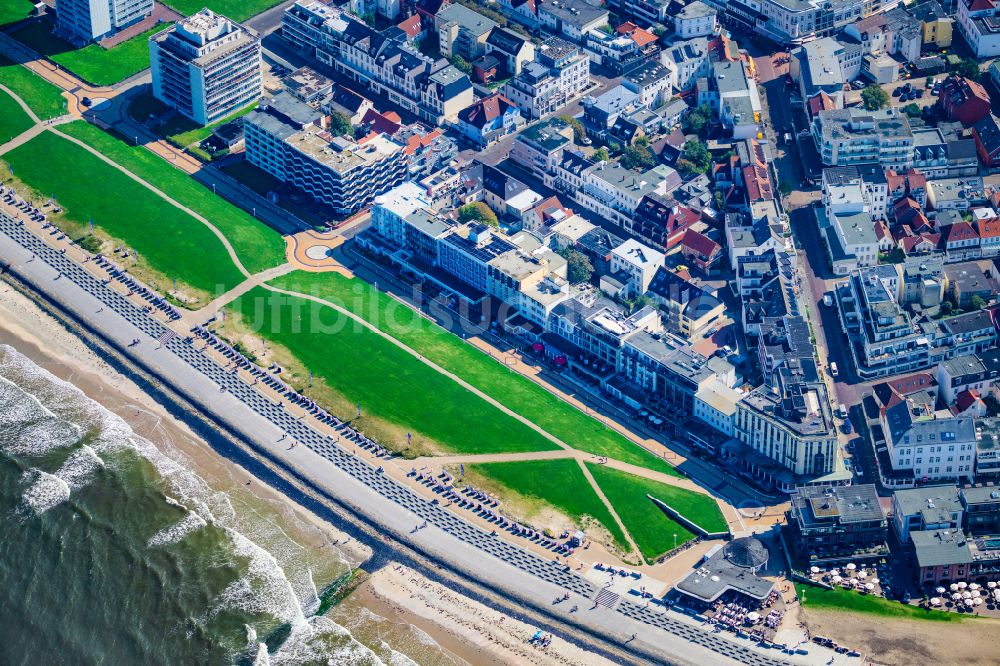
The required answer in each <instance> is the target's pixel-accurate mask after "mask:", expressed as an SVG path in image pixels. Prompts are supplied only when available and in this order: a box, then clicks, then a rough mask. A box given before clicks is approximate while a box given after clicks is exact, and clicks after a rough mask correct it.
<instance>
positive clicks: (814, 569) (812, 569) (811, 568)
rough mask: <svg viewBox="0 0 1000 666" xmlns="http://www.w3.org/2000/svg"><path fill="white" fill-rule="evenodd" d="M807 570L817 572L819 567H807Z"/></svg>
mask: <svg viewBox="0 0 1000 666" xmlns="http://www.w3.org/2000/svg"><path fill="white" fill-rule="evenodd" d="M809 571H810V572H812V573H814V574H818V573H819V567H809Z"/></svg>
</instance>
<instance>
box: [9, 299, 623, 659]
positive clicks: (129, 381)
mask: <svg viewBox="0 0 1000 666" xmlns="http://www.w3.org/2000/svg"><path fill="white" fill-rule="evenodd" d="M20 287H21V285H13V286H11V285H9V283H3V286H2V291H0V344H8V345H10V346H12V347H14V348H15V349H16V350H17V351H18V352H19V353H21V354H23V355H24V356H26V357H27V358H28V359H30V360H31V361H32V362H34V363H35V364H36V365H38V366H39V367H42V368H44V369H45V370H46V371H48V372H50V373H52V374H53V375H55V376H56V377H58V378H59V379H61V380H63V381H66V382H68V383H70V384H73V385H74V386H76V387H77V388H78V389H79V390H81V391H82V392H83V393H84V394H85V395H86V396H87V397H88V398H90V399H92V400H94V401H95V402H97V403H98V404H100V405H101V406H102V407H104V408H105V409H108V410H109V411H111V412H112V413H114V414H116V415H118V416H119V417H121V418H123V419H124V420H125V421H126V422H127V423H128V425H129V426H130V427H131V428H132V430H133V431H134V432H135V433H136V435H138V436H140V437H143V438H145V439H148V440H150V441H151V442H153V443H154V445H156V446H157V448H161V447H162V446H163V445H164V444H166V446H167V447H168V448H170V449H173V450H172V451H169V452H168V451H164V453H166V454H167V455H171V456H172V457H173V455H176V454H177V453H179V454H180V457H181V458H183V462H184V464H185V465H186V466H187V467H188V468H189V469H190V470H191V471H192V472H194V473H195V474H197V475H198V476H199V477H201V478H203V479H204V480H205V481H206V483H208V484H209V485H210V486H212V487H213V488H214V489H217V488H218V486H219V485H220V483H221V484H222V485H230V486H239V487H245V486H244V483H245V482H244V479H246V478H248V477H249V478H250V479H251V480H252V481H253V482H251V484H250V485H249V487H246V492H249V493H251V494H252V495H254V496H255V497H256V498H257V499H259V500H260V501H261V502H263V503H264V504H265V505H266V506H267V507H268V508H269V509H270V510H273V511H274V512H275V513H277V514H279V515H282V516H285V517H287V516H288V515H291V516H293V518H292V520H294V521H296V522H297V523H299V524H300V525H301V524H305V525H308V527H309V530H303V531H299V530H297V532H296V535H295V536H296V541H299V540H300V539H301V537H302V536H303V535H305V534H306V532H312V534H309V535H308V536H309V537H311V538H309V539H308V541H309V542H308V543H303V544H301V545H303V546H304V547H312V548H317V549H321V548H324V547H329V546H330V545H331V544H332V545H334V546H336V548H337V549H340V550H345V549H346V550H348V551H349V559H350V560H352V562H354V563H357V564H356V566H357V567H360V568H361V569H363V570H365V571H367V572H368V573H369V574H370V575H369V577H368V579H367V580H365V581H364V582H362V583H361V584H360V585H358V586H357V587H356V588H355V589H354V590H352V591H351V592H350V593H349V594H348V595H347V596H346V597H345V598H344V599H343V600H341V601H340V602H339V603H338V604H336V605H335V606H334V608H333V609H332V610H331V611H330V612H329V613H328V615H330V616H331V617H333V616H334V615H335V614H336V613H337V608H338V607H340V606H345V607H346V606H354V607H363V608H366V609H368V610H370V611H372V612H374V613H376V614H378V615H381V616H383V617H385V618H386V619H388V620H390V621H394V622H397V623H399V624H403V625H412V626H414V627H417V628H418V629H419V630H420V631H421V632H423V633H425V634H426V635H427V636H429V637H430V638H431V639H432V640H433V641H434V642H435V643H436V644H437V645H438V646H439V647H440V649H441V650H442V652H443V653H445V654H446V655H448V656H450V657H454V658H457V659H461V660H462V662H460V663H463V662H464V663H467V664H477V665H478V664H519V663H523V662H522V660H521V659H520V657H519V655H517V654H516V653H515V652H513V651H511V650H509V649H504V648H501V647H500V646H498V645H496V644H491V645H490V649H489V650H487V649H486V648H485V647H484V646H481V645H480V646H476V645H475V642H474V641H473V642H470V641H469V640H468V636H465V637H464V638H459V637H457V636H456V634H455V632H454V631H452V630H450V629H449V627H448V626H447V625H446V624H445V623H443V622H440V621H435V619H434V618H429V617H423V616H421V615H418V614H417V613H416V612H414V610H413V609H407V608H406V607H405V606H404V605H403V604H402V603H400V602H399V601H398V600H396V597H397V596H406V594H408V593H409V592H414V594H415V591H416V590H417V589H418V588H420V587H424V588H427V589H429V588H431V587H433V589H435V590H436V591H437V593H438V594H450V595H454V596H456V597H460V598H461V599H462V600H463V601H464V602H465V604H466V605H467V606H469V607H478V608H476V612H478V613H479V614H481V615H486V614H494V615H496V616H500V615H501V614H502V613H501V611H498V610H496V609H494V608H491V607H490V606H487V605H485V604H483V603H481V602H480V600H477V599H476V598H475V596H476V595H465V594H463V592H462V591H459V590H457V589H453V587H457V586H451V585H448V584H447V583H446V582H444V581H441V580H432V579H431V578H428V577H426V576H424V575H423V574H421V573H419V572H418V571H416V570H415V569H410V568H407V570H408V571H409V572H410V573H411V574H412V575H413V576H416V577H418V578H419V580H418V581H417V582H415V583H413V584H412V585H411V586H410V587H412V588H413V590H409V589H407V588H406V587H404V588H401V589H396V590H395V593H394V594H389V593H387V592H386V591H385V584H384V583H382V582H381V581H382V579H383V578H384V577H385V576H384V572H387V571H392V570H393V568H394V567H402V566H405V565H403V564H400V563H399V560H406V559H408V558H400V557H393V555H395V553H392V554H390V553H385V552H382V553H380V552H378V549H373V548H370V547H368V546H367V544H366V543H365V542H364V541H361V540H359V539H358V538H357V537H356V536H352V535H350V534H349V531H346V530H342V529H340V528H339V526H337V525H335V524H334V523H333V522H332V521H330V520H329V519H328V518H324V517H322V516H320V515H318V514H317V513H315V512H313V511H311V510H310V509H308V508H306V507H304V506H302V505H301V504H300V503H299V502H298V501H296V500H295V499H293V498H292V497H289V496H287V495H286V494H284V493H282V492H281V491H280V490H278V489H277V488H274V487H273V486H272V485H271V484H270V483H269V482H268V479H267V478H266V475H262V474H257V473H255V470H251V469H247V467H246V466H244V465H243V464H241V463H240V461H238V460H234V459H233V457H232V456H228V455H226V454H224V453H222V452H219V451H218V450H217V449H216V448H215V447H214V446H213V445H212V444H211V443H210V442H208V441H207V438H205V437H204V436H203V434H201V433H199V432H196V430H195V429H194V428H192V426H191V424H190V423H189V422H188V421H187V420H185V419H180V418H177V417H176V415H174V414H171V413H170V410H169V409H168V408H167V407H166V406H165V405H163V404H161V403H160V402H159V401H158V400H156V399H155V398H154V397H153V396H152V395H150V393H149V392H148V391H147V390H146V389H144V387H142V386H141V385H140V383H138V382H136V381H135V380H134V379H133V378H132V377H129V376H127V375H125V374H124V373H122V372H120V371H119V370H118V369H117V368H115V367H114V365H113V364H112V363H111V362H109V360H108V359H107V358H106V356H105V354H104V353H101V351H106V350H101V351H95V350H94V349H92V348H91V346H90V345H89V344H88V342H89V341H87V340H85V337H86V336H85V334H83V333H82V331H79V330H74V329H75V328H76V327H75V326H74V324H73V323H72V322H70V321H67V320H66V319H65V318H64V317H62V316H57V315H54V313H53V312H51V311H50V310H49V309H48V308H49V307H51V306H48V304H47V303H45V304H43V303H40V302H38V300H37V296H36V295H35V294H25V293H22V292H21V291H20ZM43 339H44V342H43ZM162 450H163V449H162V448H161V451H162ZM366 536H367V535H366ZM348 541H350V543H348ZM410 563H411V564H412V562H410ZM373 565H374V566H373ZM331 583H333V581H332V580H331V581H329V582H326V583H324V584H325V585H329V584H331ZM397 587H398V581H397ZM383 611H384V612H383ZM510 623H511V625H513V624H515V623H517V624H520V625H522V626H523V627H525V628H526V627H528V626H529V625H528V623H527V622H525V621H518V620H515V619H513V618H512V617H511V619H510ZM556 640H557V641H560V642H561V645H562V646H564V648H566V647H569V648H572V649H573V650H575V651H578V652H579V653H581V654H586V655H593V653H591V652H586V651H585V650H584V649H582V648H579V647H577V646H576V645H574V644H571V643H569V642H567V641H564V640H563V639H556ZM593 658H594V660H593V661H587V662H580V663H600V664H608V663H613V662H610V661H608V660H606V659H603V658H600V657H597V656H596V655H593ZM539 663H553V664H555V663H569V662H565V661H552V662H539Z"/></svg>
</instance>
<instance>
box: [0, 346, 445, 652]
mask: <svg viewBox="0 0 1000 666" xmlns="http://www.w3.org/2000/svg"><path fill="white" fill-rule="evenodd" d="M162 449H163V446H159V447H158V446H156V445H154V444H153V443H151V442H150V441H149V440H146V439H144V438H142V437H139V436H137V435H136V433H135V432H133V431H132V429H131V428H130V427H129V425H128V424H127V423H126V422H125V421H124V420H122V419H121V418H120V417H118V416H117V415H115V414H113V413H112V412H110V411H108V410H106V409H104V408H103V407H102V406H101V405H99V404H98V403H96V402H94V401H93V400H91V399H90V398H88V397H87V396H86V395H84V394H83V393H82V392H81V391H80V390H78V389H77V388H76V387H75V386H73V385H71V384H68V383H66V382H64V381H62V380H60V379H58V378H56V377H55V376H53V375H51V374H50V373H49V372H47V371H45V370H44V369H42V368H40V367H38V366H36V365H35V364H34V363H32V362H31V361H30V360H29V359H27V358H26V357H25V356H23V355H21V354H19V353H18V352H17V351H15V350H14V349H13V348H11V347H9V346H6V345H0V646H2V647H0V663H2V664H5V665H6V664H32V665H34V664H116V665H117V664H226V663H243V664H259V665H263V664H272V665H277V664H338V665H339V664H382V663H388V664H412V663H425V658H426V663H431V662H434V663H442V654H441V653H440V651H438V650H436V649H435V648H434V646H433V644H432V643H433V642H431V644H428V643H427V641H423V642H421V641H416V643H417V644H419V647H418V649H415V650H407V652H409V653H410V656H407V655H405V654H403V653H402V652H400V651H398V650H397V649H395V648H394V647H393V645H391V644H390V643H389V642H387V641H386V640H385V639H386V633H385V632H383V631H380V630H379V629H378V627H380V626H383V625H384V619H383V618H379V617H378V616H375V615H374V614H371V617H369V616H368V615H366V613H364V612H359V613H356V614H355V615H354V616H353V617H351V618H349V620H350V624H351V625H352V629H353V630H354V631H355V632H356V633H358V634H359V635H364V636H365V639H364V640H365V642H364V643H363V642H361V641H359V640H357V639H356V638H355V637H354V635H352V631H350V630H348V629H347V628H345V627H344V626H342V625H340V624H337V623H336V622H334V621H333V620H331V619H330V618H329V617H320V616H316V615H314V613H315V611H316V609H317V608H318V607H319V595H320V590H323V589H324V588H326V587H327V586H328V585H330V584H331V582H332V581H334V580H337V579H338V578H339V577H341V576H342V575H343V574H345V573H347V572H349V571H350V570H351V568H352V567H354V566H356V565H357V564H358V563H357V562H351V561H349V559H347V558H346V557H345V556H344V555H343V554H342V553H340V552H339V551H337V550H336V548H335V547H333V546H330V545H329V544H328V547H327V548H324V549H323V550H322V552H317V549H316V548H308V547H304V546H303V545H301V544H300V543H298V542H296V540H295V539H294V538H292V537H291V536H290V533H294V530H293V529H290V528H289V525H288V524H287V520H288V517H287V516H281V515H279V514H278V513H277V512H276V511H268V509H267V508H266V507H263V508H262V506H261V505H260V503H257V504H255V503H254V502H253V501H251V500H250V499H249V497H250V493H249V492H248V491H242V490H241V489H237V488H228V489H224V490H219V489H213V488H211V487H209V485H208V484H207V483H206V482H205V481H203V480H202V479H201V478H200V477H199V476H197V475H196V474H194V473H193V472H192V471H191V470H190V469H188V468H187V467H186V466H185V464H184V462H183V459H182V457H181V456H178V455H169V452H165V451H163V450H162ZM341 615H342V614H341ZM338 617H340V616H338ZM342 621H344V620H343V619H342ZM405 634H406V632H405V631H396V632H395V634H394V637H395V639H398V640H394V642H400V643H401V644H407V643H408V642H409V643H413V641H412V637H407V636H405ZM365 643H367V645H366V644H365ZM411 657H412V659H411ZM445 661H447V660H445Z"/></svg>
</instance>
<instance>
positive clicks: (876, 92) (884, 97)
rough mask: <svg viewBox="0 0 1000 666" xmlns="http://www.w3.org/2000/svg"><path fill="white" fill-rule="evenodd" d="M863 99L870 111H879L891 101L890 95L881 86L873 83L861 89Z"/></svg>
mask: <svg viewBox="0 0 1000 666" xmlns="http://www.w3.org/2000/svg"><path fill="white" fill-rule="evenodd" d="M861 99H862V101H863V102H864V104H865V108H866V109H868V110H869V111H878V110H879V109H881V108H884V107H885V105H887V104H888V103H889V95H888V93H886V92H885V91H884V90H882V88H881V87H879V86H877V85H875V84H871V85H868V86H867V87H865V89H864V90H862V91H861Z"/></svg>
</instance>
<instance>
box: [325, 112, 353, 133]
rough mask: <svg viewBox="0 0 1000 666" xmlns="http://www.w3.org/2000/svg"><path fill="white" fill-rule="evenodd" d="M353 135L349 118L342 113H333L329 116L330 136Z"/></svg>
mask: <svg viewBox="0 0 1000 666" xmlns="http://www.w3.org/2000/svg"><path fill="white" fill-rule="evenodd" d="M353 133H354V125H353V124H352V123H351V117H350V116H349V115H347V114H346V113H344V112H343V111H334V112H333V113H331V114H330V134H333V135H334V136H343V135H344V134H352V135H353Z"/></svg>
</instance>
